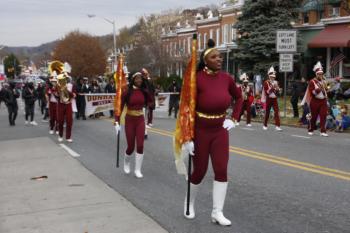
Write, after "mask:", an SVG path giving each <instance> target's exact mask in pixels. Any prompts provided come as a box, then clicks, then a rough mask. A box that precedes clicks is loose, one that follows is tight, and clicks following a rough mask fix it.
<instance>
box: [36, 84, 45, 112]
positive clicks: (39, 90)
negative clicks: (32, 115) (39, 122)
mask: <svg viewBox="0 0 350 233" xmlns="http://www.w3.org/2000/svg"><path fill="white" fill-rule="evenodd" d="M36 91H37V93H38V105H39V108H40V111H41V115H44V113H45V107H46V104H47V103H46V98H45V86H44V85H42V84H41V82H39V83H38V87H37V88H36Z"/></svg>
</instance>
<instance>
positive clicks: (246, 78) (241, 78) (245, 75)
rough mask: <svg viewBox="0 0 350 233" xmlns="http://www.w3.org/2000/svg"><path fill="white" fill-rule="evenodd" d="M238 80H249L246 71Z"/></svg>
mask: <svg viewBox="0 0 350 233" xmlns="http://www.w3.org/2000/svg"><path fill="white" fill-rule="evenodd" d="M239 80H241V81H242V82H249V78H248V76H247V74H246V73H243V74H242V75H241V76H240V77H239Z"/></svg>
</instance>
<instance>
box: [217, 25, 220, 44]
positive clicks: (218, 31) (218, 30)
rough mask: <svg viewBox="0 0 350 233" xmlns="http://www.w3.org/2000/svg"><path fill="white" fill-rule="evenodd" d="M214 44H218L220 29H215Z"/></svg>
mask: <svg viewBox="0 0 350 233" xmlns="http://www.w3.org/2000/svg"><path fill="white" fill-rule="evenodd" d="M216 44H218V45H219V44H220V28H218V29H216Z"/></svg>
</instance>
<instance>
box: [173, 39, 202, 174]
mask: <svg viewBox="0 0 350 233" xmlns="http://www.w3.org/2000/svg"><path fill="white" fill-rule="evenodd" d="M196 66H197V38H196V35H193V40H192V53H191V59H190V61H189V62H188V65H187V68H186V71H185V75H184V78H183V81H182V88H181V95H180V106H179V113H178V117H177V121H176V128H175V133H174V142H173V143H174V156H175V164H176V169H177V172H178V174H184V175H187V172H186V166H185V164H184V161H183V158H184V156H185V155H184V154H183V153H182V150H181V147H182V145H183V144H184V143H185V142H188V141H191V140H193V138H194V124H195V110H196V94H197V93H196V91H197V86H196Z"/></svg>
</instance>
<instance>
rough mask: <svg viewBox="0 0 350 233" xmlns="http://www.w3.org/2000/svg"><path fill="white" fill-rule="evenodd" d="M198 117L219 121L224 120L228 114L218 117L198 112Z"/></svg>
mask: <svg viewBox="0 0 350 233" xmlns="http://www.w3.org/2000/svg"><path fill="white" fill-rule="evenodd" d="M196 113H197V115H198V116H199V117H201V118H206V119H219V118H223V117H226V112H225V113H222V114H217V115H214V114H210V115H209V114H206V113H202V112H196Z"/></svg>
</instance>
